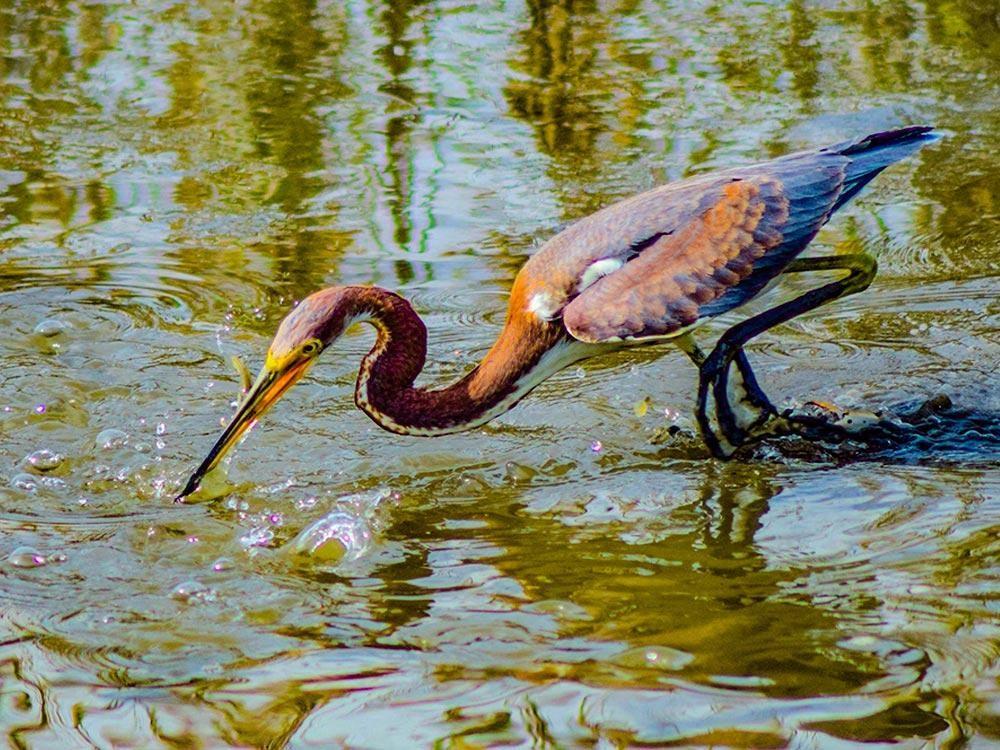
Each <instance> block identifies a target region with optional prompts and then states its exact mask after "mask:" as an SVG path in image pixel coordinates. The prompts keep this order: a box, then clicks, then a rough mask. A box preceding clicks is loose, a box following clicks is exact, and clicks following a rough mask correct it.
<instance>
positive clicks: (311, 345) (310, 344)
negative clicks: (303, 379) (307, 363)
mask: <svg viewBox="0 0 1000 750" xmlns="http://www.w3.org/2000/svg"><path fill="white" fill-rule="evenodd" d="M300 351H301V352H302V353H303V354H305V355H307V356H308V355H312V354H315V353H316V352H318V351H319V342H318V341H316V340H315V339H313V340H312V341H307V342H306V343H304V344H303V345H302V349H301V350H300Z"/></svg>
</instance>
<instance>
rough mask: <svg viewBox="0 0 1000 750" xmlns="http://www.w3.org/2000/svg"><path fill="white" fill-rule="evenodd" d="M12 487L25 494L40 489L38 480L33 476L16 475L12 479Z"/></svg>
mask: <svg viewBox="0 0 1000 750" xmlns="http://www.w3.org/2000/svg"><path fill="white" fill-rule="evenodd" d="M10 486H11V487H13V488H14V489H17V490H24V491H25V492H34V491H35V490H37V489H38V478H37V477H34V476H32V475H31V474H15V475H14V476H12V477H11V478H10Z"/></svg>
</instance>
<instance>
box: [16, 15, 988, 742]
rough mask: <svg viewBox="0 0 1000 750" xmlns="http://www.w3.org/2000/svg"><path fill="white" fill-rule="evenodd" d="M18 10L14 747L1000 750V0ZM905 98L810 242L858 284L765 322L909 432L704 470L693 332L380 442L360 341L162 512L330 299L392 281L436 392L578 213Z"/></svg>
mask: <svg viewBox="0 0 1000 750" xmlns="http://www.w3.org/2000/svg"><path fill="white" fill-rule="evenodd" d="M0 8H2V10H0V65H2V77H0V80H2V83H0V107H2V112H0V183H2V187H0V219H2V226H0V320H2V324H3V336H2V338H0V597H2V600H0V727H2V734H3V736H4V738H5V740H6V743H7V744H8V745H9V746H10V747H17V748H77V747H98V748H118V747H136V748H151V747H185V748H197V747H206V748H216V747H230V746H231V747H241V748H242V747H274V748H277V747H290V748H307V747H316V748H327V747H350V748H395V747H398V748H408V747H428V746H440V747H453V748H472V747H501V746H502V747H619V746H621V747H626V746H670V745H683V746H698V745H706V744H712V745H715V746H736V747H772V746H786V745H787V746H792V747H850V746H854V745H856V744H860V743H866V744H867V746H870V747H879V746H883V745H893V746H902V747H925V746H929V745H933V746H941V747H982V748H985V747H996V746H997V744H998V743H1000V683H998V679H1000V542H998V531H1000V471H998V465H1000V464H998V462H1000V439H998V435H997V431H998V429H1000V427H998V422H997V418H996V416H995V415H997V414H998V413H1000V376H998V368H1000V340H998V336H997V329H998V322H1000V306H998V278H1000V272H998V264H1000V173H998V161H997V148H998V145H1000V107H998V101H1000V28H998V10H1000V9H998V6H997V4H996V3H995V2H990V1H988V0H986V1H984V0H947V1H940V2H939V1H938V0H926V1H925V2H913V3H910V2H902V1H896V0H889V1H887V2H865V1H864V0H829V1H826V0H824V1H823V2H819V1H817V2H810V1H808V0H790V1H789V2H753V3H743V2H679V1H677V2H671V1H670V0H662V1H661V2H656V1H655V0H634V1H622V2H612V1H608V2H586V1H582V2H573V1H572V0H560V1H558V2H542V1H540V0H529V1H528V2H497V3H479V4H474V3H457V2H456V3H450V2H409V1H406V2H391V3H390V2H384V3H377V2H361V1H358V2H354V1H349V2H346V3H341V2H324V1H323V0H319V1H316V0H260V1H259V2H253V3H248V2H236V3H234V2H230V1H229V0H202V1H201V2H190V3H184V2H171V1H170V0H150V1H149V2H147V1H146V0H144V1H143V2H141V3H135V2H119V1H118V0H109V1H107V2H84V1H82V0H81V1H80V2H64V1H62V0H24V1H23V2H3V3H0ZM913 123H931V124H935V125H937V126H938V127H939V128H940V129H941V131H942V133H943V134H944V136H945V137H944V138H943V139H942V140H941V141H940V142H938V143H936V144H934V145H932V146H930V147H928V148H925V149H924V150H923V151H922V152H921V153H920V154H918V155H917V156H915V157H914V158H911V159H909V160H907V161H906V162H904V163H901V164H899V165H897V166H895V167H893V168H892V169H890V170H888V171H887V172H886V173H885V174H883V175H882V176H880V177H879V178H878V179H877V180H876V181H875V182H874V183H872V185H871V186H870V188H869V189H868V190H867V191H866V192H865V193H864V194H863V196H862V197H861V198H860V199H858V200H856V201H855V202H854V203H853V204H852V205H851V206H850V207H849V208H848V209H846V210H844V211H842V212H841V213H840V214H839V215H838V216H837V217H836V218H835V220H834V221H833V222H831V223H830V225H828V226H827V227H826V228H825V229H824V230H823V231H822V232H821V234H820V235H819V237H818V238H817V240H816V242H815V243H814V245H813V247H812V250H811V252H813V253H815V254H823V253H837V252H851V251H858V250H864V251H867V252H869V253H871V254H873V255H875V256H876V257H877V258H878V261H879V264H880V271H879V275H878V277H877V279H876V281H875V283H874V284H873V285H872V287H871V288H870V289H869V290H868V291H867V292H865V293H864V294H861V295H857V296H854V297H851V298H849V299H845V300H842V301H840V302H838V303H835V304H833V305H831V306H829V307H827V308H823V309H821V310H819V311H816V312H814V313H811V314H808V315H806V316H803V317H802V318H800V319H797V320H795V321H794V322H793V323H791V324H789V325H785V326H782V327H780V328H778V329H775V330H774V331H773V332H771V333H768V334H766V335H764V336H763V337H761V338H760V339H759V340H758V341H757V342H755V343H754V344H753V345H752V346H751V358H752V360H753V362H754V363H755V365H756V366H757V368H758V371H759V375H760V378H761V380H762V382H763V383H764V385H765V387H766V388H767V389H768V390H769V391H770V392H771V394H772V395H773V397H774V399H775V400H776V401H777V402H778V403H779V404H782V405H788V404H798V403H803V402H805V401H808V400H809V399H813V398H816V399H821V400H824V401H829V402H833V403H835V404H838V405H842V406H845V407H853V408H868V409H883V410H889V411H890V412H893V413H899V414H911V415H917V416H918V417H919V420H921V421H920V424H919V425H918V429H917V430H915V431H914V433H913V434H912V435H911V437H912V439H909V440H907V441H904V442H903V443H902V444H900V445H896V446H892V447H891V448H890V449H886V450H872V449H868V448H865V447H864V446H833V445H828V446H807V445H802V444H801V442H799V443H797V442H796V441H795V440H794V439H789V440H786V441H782V442H781V443H777V444H775V443H772V444H768V445H765V446H763V447H760V448H758V449H757V450H755V451H753V452H751V453H750V454H747V455H744V456H743V457H742V458H741V459H740V460H736V461H731V462H726V463H723V462H719V461H716V460H713V459H711V458H709V456H708V454H707V451H706V450H705V449H704V447H703V446H702V444H701V442H700V441H699V439H698V438H697V437H696V436H695V434H694V427H693V424H692V405H693V396H694V388H695V373H694V371H693V370H692V368H691V366H690V364H689V363H688V361H687V360H686V358H685V357H683V356H682V355H680V354H679V353H678V352H677V351H676V350H675V349H672V348H669V347H667V348H664V349H657V348H645V349H642V350H639V351H635V350H634V351H630V352H629V351H626V352H622V353H619V354H615V355H612V356H609V357H607V358H606V359H602V360H596V361H591V362H588V363H586V364H584V365H583V366H579V367H577V366H573V367H571V368H569V369H568V370H566V371H564V372H563V373H561V374H560V375H558V376H556V377H555V378H553V379H552V380H551V381H550V382H548V383H546V384H544V385H543V386H542V387H540V388H539V389H537V390H536V391H535V392H534V393H533V394H532V395H531V396H530V397H529V398H527V399H526V400H525V401H524V402H523V403H522V404H521V405H520V406H518V407H517V409H515V410H514V411H512V412H511V413H510V414H508V415H506V416H504V417H502V418H500V419H499V420H497V421H496V422H495V423H493V424H491V425H489V426H486V427H483V428H480V429H477V430H475V431H473V432H471V433H467V434H460V435H453V436H449V437H442V438H438V439H421V438H405V437H398V436H393V435H390V434H388V433H385V432H383V431H381V430H380V429H379V428H378V427H376V426H375V425H374V424H373V423H372V422H370V421H369V420H368V419H367V418H366V417H365V416H364V415H363V414H362V413H361V412H359V411H357V410H356V409H355V408H354V406H353V403H352V394H353V384H354V376H355V373H356V370H357V365H358V363H359V360H360V358H361V356H363V354H364V353H365V352H366V351H367V349H368V347H369V346H370V345H371V342H372V340H373V339H372V334H371V332H370V331H368V330H367V329H366V330H361V331H358V332H357V333H353V334H352V335H350V336H348V337H347V338H345V339H344V340H343V341H342V342H341V343H340V344H339V345H338V347H337V348H336V350H335V351H330V352H327V353H326V354H325V355H324V357H323V359H322V361H321V362H320V363H319V364H318V365H317V366H316V367H315V368H314V369H313V370H312V372H311V373H310V376H309V378H308V379H307V381H305V382H303V383H302V384H301V385H300V386H298V387H297V388H296V389H295V390H293V391H292V392H291V393H290V394H289V395H288V397H287V398H286V399H285V400H284V401H283V402H282V403H281V404H279V405H278V406H277V407H276V408H275V409H274V411H273V412H272V413H271V414H270V415H268V417H267V418H266V419H265V420H263V421H262V423H261V424H260V425H259V426H258V427H257V429H255V430H254V431H253V434H252V435H251V436H250V437H249V439H248V440H246V441H245V442H244V443H243V444H242V446H241V447H240V448H239V450H238V451H237V453H236V456H235V458H234V460H233V461H232V464H231V465H230V467H229V477H230V480H231V481H232V483H233V485H234V487H233V489H232V490H231V492H229V493H228V494H226V495H225V496H223V497H220V498H218V499H216V500H214V501H211V502H203V503H192V504H184V505H177V504H174V503H173V502H172V498H173V496H174V495H175V494H176V493H177V491H178V490H179V488H180V486H181V484H182V482H183V481H184V479H185V478H186V476H187V474H188V473H189V472H190V471H191V470H192V469H193V468H194V466H195V465H196V464H197V462H198V461H199V460H200V459H201V457H202V456H203V455H204V452H205V451H206V449H207V448H208V447H209V445H210V444H211V442H212V441H213V439H214V438H215V436H216V435H217V434H218V431H219V428H220V420H224V419H225V418H226V417H227V416H228V415H229V414H231V413H232V408H233V402H234V401H235V399H236V398H237V396H238V392H239V387H240V380H239V377H238V376H237V374H236V372H235V371H234V370H233V368H232V366H231V364H230V361H229V360H230V357H231V356H232V355H239V356H242V357H244V358H245V359H246V360H247V362H248V363H249V364H250V366H251V368H252V369H256V368H257V367H259V365H260V364H261V362H262V358H263V354H264V351H265V349H266V347H267V344H268V342H269V340H270V336H271V334H272V333H273V331H274V329H275V327H276V325H277V323H278V322H279V321H280V320H281V318H282V316H283V315H284V313H285V312H286V311H287V309H288V308H289V307H290V305H291V304H292V303H293V302H294V301H296V300H298V299H301V298H302V297H303V296H304V295H306V294H308V293H309V292H311V291H313V290H315V289H318V288H320V287H322V286H325V285H331V284H345V283H351V284H367V283H374V284H379V285H382V286H385V287H388V288H391V289H394V290H398V291H399V292H400V293H401V294H403V295H405V296H406V297H408V298H409V299H410V300H412V301H413V303H414V305H415V306H416V308H417V309H418V310H419V311H420V312H421V314H423V315H424V317H425V319H426V321H427V325H428V328H429V334H430V350H431V364H429V365H428V370H427V372H426V374H425V378H426V382H429V383H433V382H445V381H447V380H449V379H452V378H454V377H457V376H458V375H459V374H461V373H462V372H464V371H465V370H466V369H468V368H469V367H471V366H472V365H473V364H474V363H475V362H476V361H477V358H478V357H479V356H481V355H482V354H483V353H484V352H485V351H486V349H487V348H488V346H489V344H490V343H491V341H492V339H493V338H494V336H495V335H496V334H497V332H498V330H499V328H500V326H501V325H502V322H503V317H504V313H505V306H506V300H507V292H508V289H509V286H510V284H511V281H512V280H513V278H514V275H515V273H516V272H517V269H518V268H519V266H520V265H521V264H522V263H523V261H524V260H525V259H526V258H527V257H529V256H530V255H531V253H532V252H534V251H535V250H536V249H537V247H538V246H539V245H540V244H541V243H542V242H543V241H544V240H545V239H546V238H547V237H549V236H551V235H552V234H553V233H554V232H556V231H558V230H559V229H560V228H562V227H564V226H566V225H568V224H569V223H570V222H572V221H573V220H574V219H576V218H579V217H581V216H584V215H586V214H587V213H589V212H591V211H593V210H595V209H597V208H599V207H601V206H603V205H606V204H608V203H610V202H612V201H614V200H616V199H618V198H621V197H624V196H627V195H629V194H631V193H634V192H636V191H639V190H642V189H645V188H648V187H651V186H653V185H655V184H659V183H662V182H665V181H667V180H670V179H676V178H681V177H684V176H687V175H692V174H697V173H701V172H705V171H709V170H712V169H715V168H720V167H723V166H729V165H733V164H737V163H741V162H750V161H754V160H759V159H762V158H766V157H772V156H777V155H780V154H782V153H786V152H789V151H793V150H795V149H798V148H806V147H813V146H818V145H823V144H826V143H831V142H835V141H838V140H842V139H845V138H848V137H853V136H858V135H863V134H866V133H870V132H875V131H878V130H883V129H886V128H889V127H895V126H899V125H903V124H913ZM805 283H807V282H806V281H805V280H799V279H795V280H789V283H788V284H785V285H784V286H783V287H781V288H778V289H776V290H774V291H773V292H771V293H770V294H771V295H772V296H771V297H770V298H769V300H764V301H758V302H756V303H754V304H755V305H756V307H755V309H763V306H764V305H766V304H767V302H768V301H770V302H772V303H773V301H774V300H780V299H784V298H787V296H788V295H789V294H791V293H793V292H794V291H795V290H796V289H801V288H803V286H802V285H803V284H805ZM743 314H744V313H738V314H736V313H734V314H731V315H728V316H727V317H726V318H725V319H724V320H722V321H720V322H719V323H718V324H717V325H713V326H710V327H708V328H706V330H705V331H704V333H703V334H701V335H702V338H703V339H704V340H705V341H706V342H708V341H711V339H712V336H713V335H716V334H718V333H719V331H721V330H722V329H723V327H724V325H725V324H727V323H729V324H731V323H732V322H734V321H736V320H738V319H740V317H741V315H743ZM945 398H946V399H950V402H951V406H950V407H949V406H946V405H942V404H944V401H945ZM928 399H934V400H933V401H932V403H931V407H926V406H922V405H925V402H927V400H928ZM921 409H922V410H921ZM324 535H325V536H324ZM316 539H328V541H329V543H327V544H325V545H319V546H317V545H316V544H314V542H315V541H316Z"/></svg>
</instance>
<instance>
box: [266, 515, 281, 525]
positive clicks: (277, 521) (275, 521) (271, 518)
mask: <svg viewBox="0 0 1000 750" xmlns="http://www.w3.org/2000/svg"><path fill="white" fill-rule="evenodd" d="M267 522H268V523H270V524H271V525H272V526H282V525H284V523H285V518H284V516H282V515H281V514H280V513H270V514H268V516H267Z"/></svg>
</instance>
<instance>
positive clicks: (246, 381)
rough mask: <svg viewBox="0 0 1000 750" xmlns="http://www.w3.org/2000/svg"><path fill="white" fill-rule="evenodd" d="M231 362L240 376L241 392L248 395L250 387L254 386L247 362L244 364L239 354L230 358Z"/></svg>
mask: <svg viewBox="0 0 1000 750" xmlns="http://www.w3.org/2000/svg"><path fill="white" fill-rule="evenodd" d="M229 361H230V362H232V363H233V367H235V368H236V373H237V374H238V375H239V376H240V391H241V392H242V393H246V392H247V391H249V390H250V386H251V385H253V376H252V375H251V374H250V370H249V368H247V365H246V362H244V361H243V360H242V359H241V358H240V356H239V355H238V354H234V355H233V356H232V357H230V358H229Z"/></svg>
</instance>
